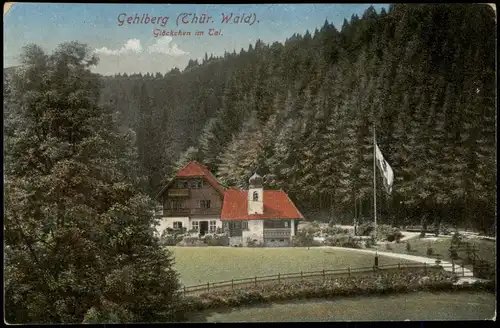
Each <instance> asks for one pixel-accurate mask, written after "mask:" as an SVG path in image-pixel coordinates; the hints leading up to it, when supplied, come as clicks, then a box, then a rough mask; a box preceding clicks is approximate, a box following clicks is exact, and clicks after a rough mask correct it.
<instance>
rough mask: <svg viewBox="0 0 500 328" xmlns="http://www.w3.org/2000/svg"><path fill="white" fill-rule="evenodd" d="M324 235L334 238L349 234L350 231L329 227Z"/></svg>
mask: <svg viewBox="0 0 500 328" xmlns="http://www.w3.org/2000/svg"><path fill="white" fill-rule="evenodd" d="M323 232H324V233H326V234H328V235H330V236H332V235H340V234H344V235H345V234H348V233H349V229H343V228H340V227H328V228H326V229H324V230H323Z"/></svg>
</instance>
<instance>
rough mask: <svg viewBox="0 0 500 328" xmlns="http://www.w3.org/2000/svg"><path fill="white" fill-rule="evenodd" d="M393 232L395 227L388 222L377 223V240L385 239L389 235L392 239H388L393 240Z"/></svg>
mask: <svg viewBox="0 0 500 328" xmlns="http://www.w3.org/2000/svg"><path fill="white" fill-rule="evenodd" d="M394 232H395V228H393V227H392V226H390V225H388V224H380V225H377V239H379V240H387V238H388V237H389V236H391V238H392V240H390V241H394Z"/></svg>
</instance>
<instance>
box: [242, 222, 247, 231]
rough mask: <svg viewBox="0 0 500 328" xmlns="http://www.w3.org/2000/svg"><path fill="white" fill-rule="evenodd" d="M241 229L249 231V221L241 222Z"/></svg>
mask: <svg viewBox="0 0 500 328" xmlns="http://www.w3.org/2000/svg"><path fill="white" fill-rule="evenodd" d="M241 229H244V230H246V229H248V221H243V222H241Z"/></svg>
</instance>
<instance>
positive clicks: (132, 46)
mask: <svg viewBox="0 0 500 328" xmlns="http://www.w3.org/2000/svg"><path fill="white" fill-rule="evenodd" d="M95 52H97V53H98V54H102V55H109V56H118V55H123V54H126V53H131V52H135V53H140V52H142V46H141V41H140V40H139V39H130V40H127V42H125V44H124V45H123V46H122V47H121V49H118V50H111V49H108V48H107V47H102V48H100V49H96V50H95Z"/></svg>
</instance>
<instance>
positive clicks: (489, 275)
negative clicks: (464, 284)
mask: <svg viewBox="0 0 500 328" xmlns="http://www.w3.org/2000/svg"><path fill="white" fill-rule="evenodd" d="M473 273H474V277H477V278H480V279H488V280H491V281H495V277H496V267H495V264H493V263H489V262H487V261H482V260H478V261H476V264H475V265H474V267H473Z"/></svg>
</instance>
